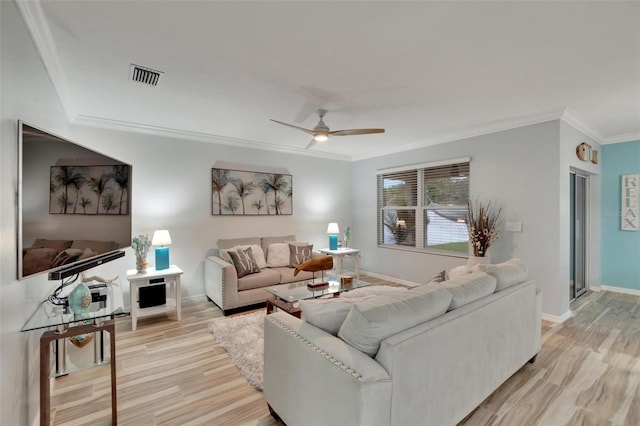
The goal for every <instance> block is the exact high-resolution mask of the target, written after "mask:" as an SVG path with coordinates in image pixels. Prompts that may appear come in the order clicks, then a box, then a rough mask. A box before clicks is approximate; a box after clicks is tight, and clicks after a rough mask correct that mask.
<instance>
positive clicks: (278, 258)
mask: <svg viewBox="0 0 640 426" xmlns="http://www.w3.org/2000/svg"><path fill="white" fill-rule="evenodd" d="M289 258H290V253H289V244H287V243H273V244H270V245H269V248H268V249H267V266H268V267H270V268H279V267H282V266H289Z"/></svg>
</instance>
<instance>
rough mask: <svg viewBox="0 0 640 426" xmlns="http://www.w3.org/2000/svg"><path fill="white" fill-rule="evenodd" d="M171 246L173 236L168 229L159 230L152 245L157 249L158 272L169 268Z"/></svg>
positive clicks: (154, 234) (154, 235)
mask: <svg viewBox="0 0 640 426" xmlns="http://www.w3.org/2000/svg"><path fill="white" fill-rule="evenodd" d="M169 244H171V235H169V231H167V230H166V229H159V230H157V231H155V232H154V233H153V239H152V240H151V245H154V246H160V247H156V270H161V269H168V268H169V247H165V246H168V245H169Z"/></svg>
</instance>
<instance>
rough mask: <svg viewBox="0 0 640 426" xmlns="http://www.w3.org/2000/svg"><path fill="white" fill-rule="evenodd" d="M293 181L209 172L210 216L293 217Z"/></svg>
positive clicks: (284, 176)
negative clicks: (291, 215)
mask: <svg viewBox="0 0 640 426" xmlns="http://www.w3.org/2000/svg"><path fill="white" fill-rule="evenodd" d="M292 195H293V177H292V176H291V175H287V174H279V173H261V172H247V171H242V170H230V169H216V168H213V169H211V214H212V215H214V216H230V215H238V216H268V215H290V214H293V198H292Z"/></svg>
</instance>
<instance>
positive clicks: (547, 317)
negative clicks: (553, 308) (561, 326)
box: [541, 311, 573, 323]
mask: <svg viewBox="0 0 640 426" xmlns="http://www.w3.org/2000/svg"><path fill="white" fill-rule="evenodd" d="M572 316H573V314H572V313H571V311H567V312H565V313H564V314H562V315H560V316H557V315H551V314H546V313H544V312H543V313H542V315H541V317H542V319H543V320H545V321H551V322H555V323H563V322H565V321H566V320H568V319H569V318H571V317H572Z"/></svg>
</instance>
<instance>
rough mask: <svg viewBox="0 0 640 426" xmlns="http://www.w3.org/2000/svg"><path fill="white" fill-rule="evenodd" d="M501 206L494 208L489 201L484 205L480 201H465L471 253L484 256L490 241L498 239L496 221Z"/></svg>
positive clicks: (498, 217) (500, 211)
mask: <svg viewBox="0 0 640 426" xmlns="http://www.w3.org/2000/svg"><path fill="white" fill-rule="evenodd" d="M501 213H502V207H499V208H495V207H494V206H492V205H491V201H489V202H487V203H486V205H484V204H482V202H481V201H471V200H469V201H468V203H467V230H468V231H469V242H470V243H471V247H472V249H473V255H474V256H478V257H484V256H486V254H487V250H488V249H489V246H490V245H491V243H492V242H494V241H495V240H497V239H498V221H499V219H500V214H501Z"/></svg>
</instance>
